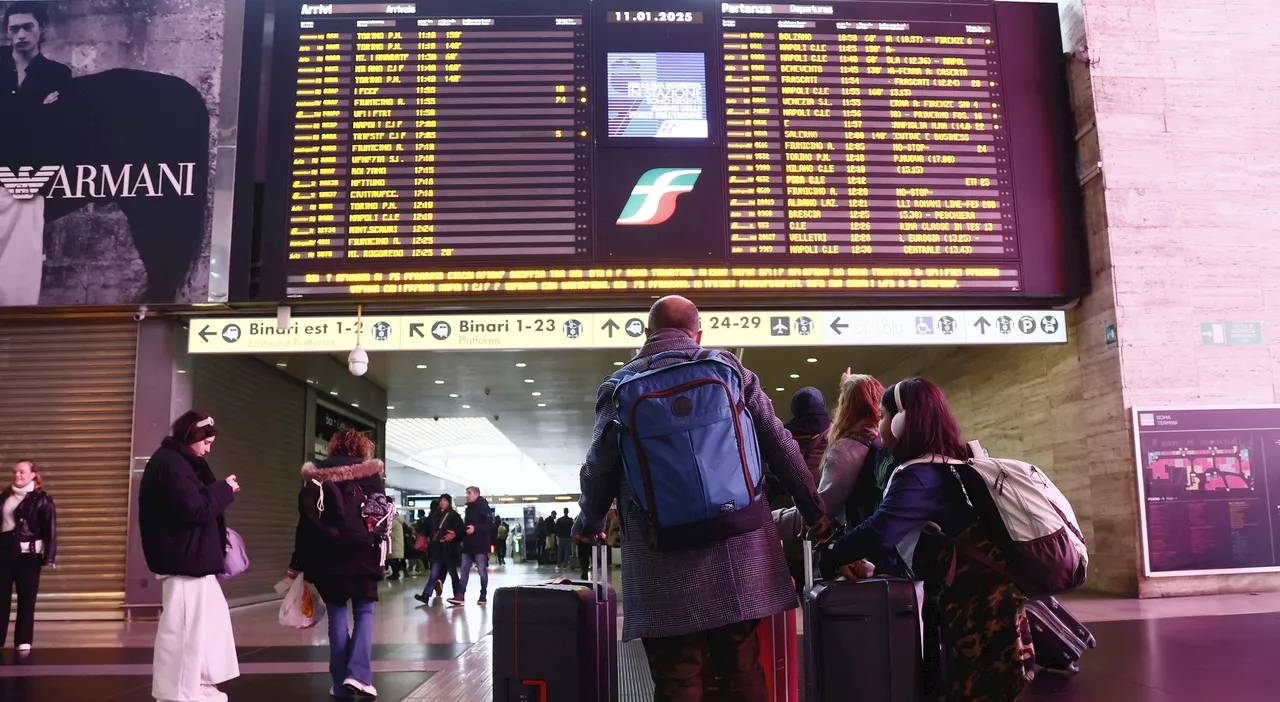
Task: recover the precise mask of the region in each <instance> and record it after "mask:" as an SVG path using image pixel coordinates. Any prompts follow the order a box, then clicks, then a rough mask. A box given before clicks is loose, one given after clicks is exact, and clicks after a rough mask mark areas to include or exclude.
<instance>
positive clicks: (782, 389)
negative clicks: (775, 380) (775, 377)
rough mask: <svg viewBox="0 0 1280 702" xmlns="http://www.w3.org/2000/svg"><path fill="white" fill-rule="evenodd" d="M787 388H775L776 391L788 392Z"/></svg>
mask: <svg viewBox="0 0 1280 702" xmlns="http://www.w3.org/2000/svg"><path fill="white" fill-rule="evenodd" d="M786 391H787V389H786V388H774V392H786Z"/></svg>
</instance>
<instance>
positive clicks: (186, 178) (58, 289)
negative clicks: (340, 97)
mask: <svg viewBox="0 0 1280 702" xmlns="http://www.w3.org/2000/svg"><path fill="white" fill-rule="evenodd" d="M0 11H3V13H4V15H3V17H4V38H3V39H2V40H0V307H2V306H29V305H115V304H131V303H140V302H147V303H191V302H203V301H206V300H207V299H208V289H209V248H210V231H211V222H212V201H213V198H212V186H211V183H212V180H213V178H212V175H213V174H212V167H213V161H212V157H213V148H214V139H215V134H214V131H213V130H214V128H215V125H216V120H217V109H218V95H219V91H220V89H221V70H222V51H223V26H224V18H223V15H224V3H223V0H70V1H67V2H48V1H44V0H41V1H37V2H31V1H23V2H3V1H0Z"/></svg>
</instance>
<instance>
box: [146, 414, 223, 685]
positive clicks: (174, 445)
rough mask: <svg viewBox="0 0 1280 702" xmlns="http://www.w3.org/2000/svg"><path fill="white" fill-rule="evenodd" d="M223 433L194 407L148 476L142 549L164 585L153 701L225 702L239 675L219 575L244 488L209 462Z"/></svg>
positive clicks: (175, 425) (162, 448) (159, 453)
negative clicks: (233, 510) (231, 514)
mask: <svg viewBox="0 0 1280 702" xmlns="http://www.w3.org/2000/svg"><path fill="white" fill-rule="evenodd" d="M217 436H218V428H217V427H216V426H215V425H214V422H213V417H210V416H209V415H208V414H205V413H204V412H201V411H199V410H190V411H188V412H187V413H185V414H183V415H182V416H181V417H178V420H177V421H176V422H174V423H173V435H172V436H168V437H165V439H164V440H163V441H162V442H161V443H160V448H159V449H157V450H156V452H155V453H154V454H152V456H151V460H150V461H148V462H147V466H146V468H145V469H144V470H143V472H142V483H141V486H140V488H139V491H138V527H139V531H140V532H141V535H142V550H143V553H144V555H145V556H146V559H147V567H148V568H150V569H151V572H153V573H155V574H156V575H157V576H159V578H160V580H161V581H162V582H163V586H162V587H163V609H161V611H160V625H159V626H158V627H157V629H156V643H155V652H154V655H153V663H152V672H151V696H152V697H155V698H156V699H157V700H159V701H160V702H213V701H215V700H216V701H222V702H225V700H226V699H227V696H226V694H224V693H223V692H221V691H220V690H218V688H217V685H218V684H219V683H224V682H226V681H228V680H232V679H234V678H237V677H239V676H240V663H239V662H238V661H237V660H236V642H235V637H234V636H233V635H232V631H231V611H230V610H229V609H227V600H226V597H224V596H223V594H222V586H221V585H219V584H218V579H217V577H216V576H217V574H218V573H221V572H222V563H223V559H224V558H225V556H226V553H227V548H228V545H227V524H226V520H225V518H224V515H225V513H226V510H227V508H228V507H230V506H231V503H232V502H233V501H235V493H237V492H240V483H239V482H237V481H236V476H234V475H230V476H227V478H226V479H225V480H218V479H217V477H215V476H214V474H213V469H211V468H210V467H209V463H208V462H207V461H206V460H205V458H204V457H205V456H206V455H208V453H209V450H210V448H212V447H213V441H214V439H215V438H217Z"/></svg>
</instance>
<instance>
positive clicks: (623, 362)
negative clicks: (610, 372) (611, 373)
mask: <svg viewBox="0 0 1280 702" xmlns="http://www.w3.org/2000/svg"><path fill="white" fill-rule="evenodd" d="M613 365H615V366H625V365H627V362H626V361H614V362H613Z"/></svg>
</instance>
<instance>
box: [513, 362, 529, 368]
mask: <svg viewBox="0 0 1280 702" xmlns="http://www.w3.org/2000/svg"><path fill="white" fill-rule="evenodd" d="M528 367H529V364H528V363H517V364H516V368H528Z"/></svg>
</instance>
